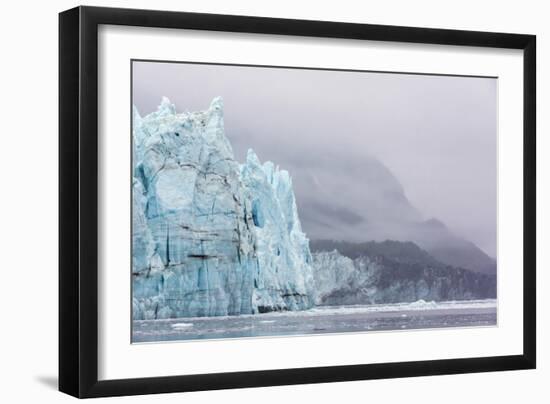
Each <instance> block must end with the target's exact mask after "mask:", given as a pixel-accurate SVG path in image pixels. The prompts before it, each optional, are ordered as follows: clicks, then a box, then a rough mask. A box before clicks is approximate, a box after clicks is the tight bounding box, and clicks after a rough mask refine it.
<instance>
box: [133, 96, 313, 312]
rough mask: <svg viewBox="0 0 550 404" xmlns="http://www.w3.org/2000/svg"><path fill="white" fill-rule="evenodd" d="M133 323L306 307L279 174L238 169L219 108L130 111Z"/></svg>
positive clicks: (215, 104)
mask: <svg viewBox="0 0 550 404" xmlns="http://www.w3.org/2000/svg"><path fill="white" fill-rule="evenodd" d="M133 137H134V142H133V147H134V149H133V182H132V195H133V205H132V209H133V219H132V238H133V242H132V246H133V249H132V279H133V281H132V291H133V302H132V304H133V318H134V319H136V320H139V319H158V318H174V317H194V316H222V315H236V314H254V313H262V312H268V311H274V310H303V309H307V308H310V307H312V305H313V304H314V301H313V297H312V296H313V292H312V290H311V288H312V285H313V278H312V268H311V254H310V250H309V246H308V239H307V238H306V236H305V234H304V233H303V232H302V230H301V224H300V220H299V218H298V212H297V208H296V200H295V197H294V192H293V190H292V182H291V179H290V176H289V174H288V172H286V171H284V170H279V169H278V168H277V167H275V166H274V165H273V164H272V163H270V162H267V163H264V164H263V165H262V164H261V163H260V161H259V159H258V157H257V156H256V155H255V153H254V152H253V151H252V150H249V152H248V155H247V158H246V161H245V162H244V163H243V164H239V163H238V162H237V161H236V160H235V158H234V156H233V151H232V148H231V145H230V143H229V141H228V139H227V138H226V136H225V133H224V122H223V102H222V100H221V98H216V99H214V100H213V101H212V103H211V105H210V108H209V109H208V110H207V111H204V112H195V113H185V114H177V113H176V110H175V107H174V105H172V104H171V103H170V101H169V100H168V99H163V101H162V103H161V105H160V106H159V108H158V110H157V111H156V112H153V113H151V114H149V115H147V116H145V117H141V116H140V115H139V113H138V111H137V109H135V108H134V112H133Z"/></svg>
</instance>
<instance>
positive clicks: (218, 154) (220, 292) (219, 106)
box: [59, 7, 536, 397]
mask: <svg viewBox="0 0 550 404" xmlns="http://www.w3.org/2000/svg"><path fill="white" fill-rule="evenodd" d="M59 27H60V31H59V32H60V36H59V46H60V52H59V57H60V59H59V78H60V81H59V82H60V87H59V94H60V105H59V111H60V112H59V114H60V115H59V116H60V120H59V122H60V129H59V137H60V143H59V144H60V267H59V286H60V287H59V299H60V303H59V306H60V322H59V346H60V350H59V351H60V353H59V386H60V390H61V391H63V392H66V393H68V394H71V395H73V396H76V397H100V396H113V395H131V394H147V393H162V392H183V391H194V390H208V389H222V388H238V387H256V386H271V385H283V384H299V383H321V382H333V381H345V380H362V379H378V378H393V377H409V376H421V375H438V374H453V373H466V372H485V371H498V370H513V369H530V368H534V367H535V363H536V360H535V358H536V340H535V334H536V333H535V327H536V325H535V317H536V312H535V310H536V305H535V302H536V289H535V272H536V268H535V264H536V262H535V261H536V260H535V183H536V182H535V174H536V173H535V143H536V139H535V122H536V116H535V99H536V88H535V87H536V86H535V83H536V81H535V52H536V50H535V43H536V41H535V36H533V35H523V34H504V33H488V32H471V31H454V30H440V29H425V28H410V27H396V26H380V25H366V24H350V23H339V22H325V21H308V20H286V19H273V18H261V17H244V16H227V15H213V14H196V13H181V12H164V11H152V10H149V11H146V10H125V9H108V8H94V7H78V8H75V9H72V10H68V11H65V12H63V13H61V14H60V17H59ZM410 347H414V349H410Z"/></svg>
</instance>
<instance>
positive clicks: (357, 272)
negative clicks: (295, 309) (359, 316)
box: [312, 242, 496, 305]
mask: <svg viewBox="0 0 550 404" xmlns="http://www.w3.org/2000/svg"><path fill="white" fill-rule="evenodd" d="M394 243H398V242H394ZM403 250H405V248H403ZM419 251H422V250H419ZM428 257H429V256H428ZM429 258H431V257H429ZM431 259H432V260H433V258H431ZM312 262H313V273H314V279H315V285H316V290H317V294H316V295H315V303H316V304H322V305H355V304H361V305H362V304H383V303H404V302H414V301H417V300H427V301H428V300H434V301H449V300H471V299H487V298H496V277H495V276H494V275H486V274H479V273H475V272H473V271H469V270H465V269H462V268H455V267H450V266H445V265H443V264H441V263H438V262H437V261H429V262H418V261H416V260H414V259H412V257H408V258H407V259H403V258H395V257H394V258H388V257H386V256H377V255H373V256H368V255H359V256H358V257H356V258H354V259H351V258H348V257H346V256H344V255H341V254H340V253H339V252H338V251H337V250H333V251H330V252H329V251H317V252H314V253H313V261H312Z"/></svg>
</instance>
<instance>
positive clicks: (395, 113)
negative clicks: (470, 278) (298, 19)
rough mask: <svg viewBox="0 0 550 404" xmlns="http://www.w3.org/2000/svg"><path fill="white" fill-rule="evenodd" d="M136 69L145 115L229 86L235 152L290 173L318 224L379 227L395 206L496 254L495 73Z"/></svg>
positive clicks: (307, 218) (378, 231)
mask: <svg viewBox="0 0 550 404" xmlns="http://www.w3.org/2000/svg"><path fill="white" fill-rule="evenodd" d="M133 77H134V80H133V97H134V99H133V101H134V104H135V105H136V106H137V108H138V110H139V111H140V113H141V114H142V115H145V114H147V113H150V112H152V111H154V110H155V109H156V107H157V105H158V104H159V102H160V99H161V97H162V96H167V97H168V98H169V99H170V100H171V101H172V102H173V103H175V104H176V107H177V109H178V111H186V110H187V111H197V110H204V109H206V108H207V107H208V105H209V104H210V101H211V100H212V99H213V98H214V97H215V96H219V95H221V96H222V97H223V99H224V104H225V129H226V134H227V136H228V138H229V139H230V141H231V143H232V145H233V148H234V152H235V156H236V157H237V159H238V160H239V161H243V160H244V157H245V153H246V150H247V149H248V148H249V147H252V148H253V149H254V150H255V151H256V152H257V154H258V156H259V157H260V159H261V160H262V161H265V160H271V161H273V162H275V163H277V164H279V165H280V166H281V167H282V168H285V169H288V170H289V171H290V173H291V175H292V176H293V179H294V184H295V190H296V194H297V198H298V204H299V208H300V210H301V216H304V218H303V221H304V222H305V223H304V228H305V229H306V230H308V231H310V232H314V233H318V232H321V231H323V229H328V228H329V227H330V226H331V225H333V224H334V223H333V222H334V221H340V222H342V223H347V224H348V225H349V227H350V229H351V230H350V232H352V231H354V230H353V229H352V228H353V227H354V225H353V222H354V221H355V222H356V223H361V224H360V225H359V227H357V226H355V227H357V229H359V230H357V234H355V233H353V234H355V236H356V237H361V236H364V235H365V231H367V232H369V231H371V232H372V234H375V235H377V236H379V237H383V236H384V234H385V233H384V232H385V231H388V232H391V231H390V230H391V229H392V228H393V223H391V220H390V219H389V217H390V216H395V215H396V214H398V215H401V216H402V217H401V219H403V220H406V221H414V220H424V219H429V218H431V217H437V218H438V219H441V220H442V221H443V222H445V223H446V224H447V226H448V227H449V228H451V229H452V230H453V231H454V232H455V233H456V234H458V235H460V236H463V237H465V238H467V239H468V240H471V241H473V242H474V243H476V244H477V245H478V246H479V247H481V248H482V249H483V250H484V251H485V252H487V253H488V254H490V255H492V256H495V254H496V178H497V177H496V164H497V161H496V133H497V129H496V113H497V111H496V90H497V80H496V79H491V78H471V77H443V76H429V75H406V74H382V73H362V72H361V73H357V72H335V71H314V70H304V69H279V68H254V67H239V66H216V65H194V64H181V63H146V62H134V65H133ZM396 179H397V180H396ZM320 198H322V199H323V200H319V199H320ZM409 201H410V204H412V206H414V208H413V207H411V206H410V204H409ZM314 204H317V205H318V206H321V207H322V209H312V210H310V207H311V206H313V205H314ZM306 210H307V211H306ZM322 211H324V212H325V217H321V216H322V215H321V214H320V213H319V212H322ZM302 212H303V213H302ZM386 213H387V216H388V219H387V220H388V222H387V226H384V225H383V224H384V223H385V222H384V220H385V219H384V216H385V215H386ZM329 215H330V216H333V217H332V219H331V220H332V221H333V222H331V223H325V224H326V226H325V227H323V226H321V227H319V225H318V224H315V223H316V222H319V221H325V222H326V221H327V217H326V216H329ZM401 219H400V220H401ZM373 221H374V222H376V223H373ZM361 226H363V227H361ZM368 226H370V227H368ZM384 227H386V229H384ZM351 234H352V233H350V235H351ZM342 237H346V235H345V234H344V235H342ZM350 237H351V236H350ZM356 237H353V238H356Z"/></svg>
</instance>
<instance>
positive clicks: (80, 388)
mask: <svg viewBox="0 0 550 404" xmlns="http://www.w3.org/2000/svg"><path fill="white" fill-rule="evenodd" d="M100 24H112V25H127V26H142V27H159V28H180V29H196V30H208V31H226V32H243V33H259V34H277V35H294V36H309V37H321V38H343V39H359V40H379V41H391V42H408V43H428V44H441V45H463V46H478V47H487V48H510V49H521V50H523V60H524V65H523V67H524V76H523V83H524V90H523V113H524V122H523V139H524V140H523V141H524V156H523V164H524V165H523V167H524V177H523V179H524V190H523V195H524V211H523V217H524V238H523V243H524V245H523V248H524V262H523V354H522V355H510V356H495V357H482V358H466V359H445V360H430V361H416V362H400V363H381V364H365V365H350V366H331V367H313V368H296V369H280V370H262V371H250V372H234V373H218V374H196V375H182V376H170V377H150V378H139V379H121V380H105V381H98V377H97V368H98V356H97V355H98V351H97V348H98V339H97V334H98V324H97V313H98V308H97V307H98V303H97V300H98V283H97V265H98V255H97V254H98V229H97V226H98V143H97V128H98V123H97V118H98V105H97V101H98V96H97V72H98V66H97V51H98V44H97V33H98V25H100ZM535 151H536V37H535V36H534V35H520V34H504V33H490V32H474V31H459V30H443V29H427V28H411V27H396V26H384V25H370V24H352V23H340V22H325V21H310V20H289V19H279V18H263V17H245V16H229V15H216V14H198V13H184V12H168V11H152V10H132V9H115V8H99V7H77V8H73V9H71V10H67V11H64V12H62V13H60V14H59V390H60V391H63V392H65V393H67V394H70V395H73V396H76V397H80V398H86V397H104V396H120V395H134V394H150V393H168V392H183V391H197V390H214V389H227V388H243V387H261V386H275V385H291V384H302V383H325V382H338V381H350V380H364V379H382V378H396V377H411V376H427V375H441V374H459V373H470V372H489V371H501V370H515V369H534V368H535V366H536V288H535V285H536V222H535V219H536V200H535V197H536V160H535V159H536V152H535Z"/></svg>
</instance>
